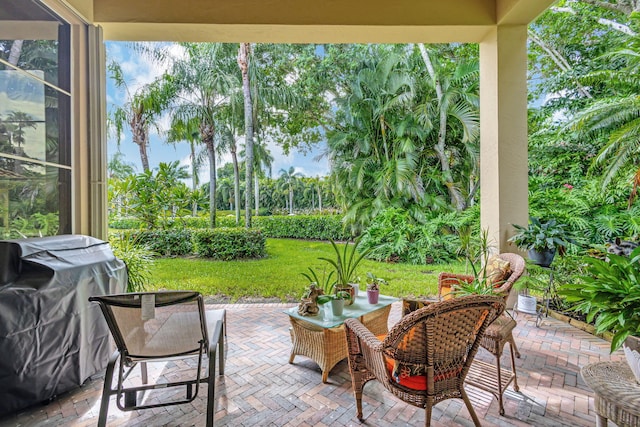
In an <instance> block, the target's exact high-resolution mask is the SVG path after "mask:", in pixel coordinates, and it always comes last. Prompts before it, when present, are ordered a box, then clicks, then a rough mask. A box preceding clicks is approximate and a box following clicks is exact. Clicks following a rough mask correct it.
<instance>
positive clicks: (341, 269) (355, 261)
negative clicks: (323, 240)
mask: <svg viewBox="0 0 640 427" xmlns="http://www.w3.org/2000/svg"><path fill="white" fill-rule="evenodd" d="M359 245H360V239H356V240H355V241H354V243H353V245H349V244H348V243H346V244H345V245H344V248H343V250H342V251H341V250H340V248H338V245H336V242H334V241H333V240H331V247H332V248H333V251H334V253H335V258H333V259H332V258H325V257H320V258H318V259H320V260H322V261H325V262H328V263H329V264H331V266H333V268H334V269H335V273H336V284H335V290H336V293H338V292H340V291H347V292H349V293H350V295H351V298H350V300H349V302H347V303H346V304H347V305H349V304H351V303H353V298H354V297H355V289H354V287H353V286H352V285H355V286H357V282H358V276H357V275H356V271H357V268H358V265H359V264H360V262H362V260H363V259H364V257H365V256H366V255H367V253H368V251H363V252H362V253H358V246H359Z"/></svg>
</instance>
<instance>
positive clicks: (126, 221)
mask: <svg viewBox="0 0 640 427" xmlns="http://www.w3.org/2000/svg"><path fill="white" fill-rule="evenodd" d="M141 224H142V223H141V222H140V221H139V220H137V219H135V218H117V219H112V220H110V221H109V228H113V229H114V230H138V229H140V227H141Z"/></svg>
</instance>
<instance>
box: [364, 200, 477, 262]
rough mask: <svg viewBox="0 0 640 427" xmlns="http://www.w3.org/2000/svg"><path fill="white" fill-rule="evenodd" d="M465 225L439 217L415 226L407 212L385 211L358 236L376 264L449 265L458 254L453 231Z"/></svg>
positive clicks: (453, 218)
mask: <svg viewBox="0 0 640 427" xmlns="http://www.w3.org/2000/svg"><path fill="white" fill-rule="evenodd" d="M466 222H467V219H466V218H465V217H463V216H458V217H456V216H453V215H450V214H441V215H436V216H434V217H433V218H430V219H427V220H426V221H425V223H424V224H419V223H417V222H416V221H415V220H414V219H413V218H412V216H411V214H410V213H409V212H408V211H407V210H404V209H400V208H389V209H386V210H384V211H383V212H382V213H380V214H379V215H377V216H376V217H375V218H373V220H372V221H371V223H370V224H369V227H368V228H367V229H366V230H365V232H364V233H363V234H362V244H361V249H362V250H366V251H369V254H368V258H371V259H375V260H377V261H393V262H403V263H409V264H426V263H443V262H449V261H452V260H455V259H456V258H457V254H458V252H459V251H460V246H461V243H460V238H459V237H458V234H457V232H458V229H459V228H461V227H462V226H463V225H465V226H466ZM478 228H479V227H478Z"/></svg>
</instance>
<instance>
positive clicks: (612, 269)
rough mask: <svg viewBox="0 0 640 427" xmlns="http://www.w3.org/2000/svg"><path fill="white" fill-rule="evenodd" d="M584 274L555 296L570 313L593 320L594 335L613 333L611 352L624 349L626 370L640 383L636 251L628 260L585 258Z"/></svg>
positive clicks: (639, 284) (638, 258)
mask: <svg viewBox="0 0 640 427" xmlns="http://www.w3.org/2000/svg"><path fill="white" fill-rule="evenodd" d="M585 262H586V274H585V275H583V276H581V277H580V279H581V280H580V281H579V282H577V283H569V284H566V285H563V287H562V288H561V289H560V291H559V293H560V294H561V295H564V296H565V297H566V299H567V302H569V303H571V304H573V309H574V310H577V311H580V312H582V313H584V314H586V315H587V321H588V322H592V321H594V320H595V328H596V332H597V333H602V332H606V331H608V332H613V333H614V336H613V339H612V340H611V352H613V351H615V350H617V349H618V348H620V347H625V355H626V356H627V361H628V362H629V366H630V367H631V369H632V370H633V371H634V373H635V374H636V379H637V380H638V381H640V248H636V249H635V250H633V251H632V252H631V254H630V255H629V257H628V258H627V257H625V256H623V255H615V254H609V256H608V257H607V259H597V258H592V257H585Z"/></svg>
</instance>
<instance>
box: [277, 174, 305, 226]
mask: <svg viewBox="0 0 640 427" xmlns="http://www.w3.org/2000/svg"><path fill="white" fill-rule="evenodd" d="M301 176H303V175H302V174H301V173H300V172H296V170H295V168H294V167H293V166H290V167H289V170H285V169H280V178H279V180H280V181H282V183H283V184H284V185H286V188H287V190H288V193H289V204H288V206H289V215H293V190H294V187H295V184H296V182H297V181H298V178H300V177H301Z"/></svg>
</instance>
